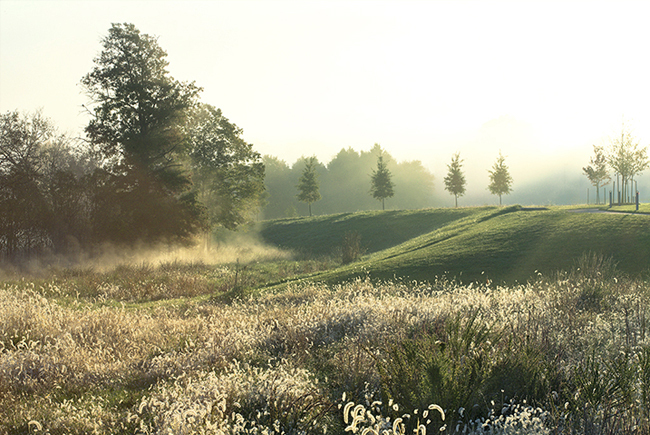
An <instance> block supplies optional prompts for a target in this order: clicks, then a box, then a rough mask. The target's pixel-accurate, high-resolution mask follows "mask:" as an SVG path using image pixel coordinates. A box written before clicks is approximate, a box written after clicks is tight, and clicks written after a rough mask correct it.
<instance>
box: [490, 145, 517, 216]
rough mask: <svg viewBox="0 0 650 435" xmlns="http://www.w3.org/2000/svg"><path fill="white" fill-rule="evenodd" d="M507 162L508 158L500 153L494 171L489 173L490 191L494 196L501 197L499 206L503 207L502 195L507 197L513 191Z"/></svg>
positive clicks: (493, 167)
mask: <svg viewBox="0 0 650 435" xmlns="http://www.w3.org/2000/svg"><path fill="white" fill-rule="evenodd" d="M505 160H506V158H505V157H504V156H503V155H501V151H499V157H497V161H496V162H495V163H494V165H493V166H492V170H491V171H488V172H489V173H490V185H489V186H488V190H489V191H490V193H491V194H492V195H499V205H501V195H507V194H509V193H510V192H511V191H512V177H511V176H510V172H509V171H508V167H507V166H506V164H505Z"/></svg>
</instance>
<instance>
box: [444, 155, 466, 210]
mask: <svg viewBox="0 0 650 435" xmlns="http://www.w3.org/2000/svg"><path fill="white" fill-rule="evenodd" d="M462 162H463V161H462V160H461V158H460V153H456V154H454V155H453V156H452V158H451V163H450V164H448V165H447V170H448V171H447V176H446V177H445V178H444V182H445V190H447V191H448V192H449V193H450V194H452V195H454V199H455V200H456V207H458V197H459V196H463V195H464V194H465V184H466V181H465V175H464V174H463V170H462V167H463V165H462Z"/></svg>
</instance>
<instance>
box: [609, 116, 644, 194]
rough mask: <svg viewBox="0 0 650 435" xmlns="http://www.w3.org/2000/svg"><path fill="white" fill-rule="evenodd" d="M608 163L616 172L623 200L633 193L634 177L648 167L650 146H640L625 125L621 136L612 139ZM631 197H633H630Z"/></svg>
mask: <svg viewBox="0 0 650 435" xmlns="http://www.w3.org/2000/svg"><path fill="white" fill-rule="evenodd" d="M607 163H608V164H609V166H610V167H611V168H612V170H613V171H614V172H615V174H616V178H617V180H619V177H620V181H618V183H619V186H618V190H619V192H620V194H621V195H622V200H623V202H625V201H626V198H630V197H631V194H632V191H631V190H632V186H631V183H632V182H633V181H634V177H635V176H637V175H641V173H642V172H643V171H644V170H645V169H647V168H648V166H649V165H650V162H649V161H648V147H640V146H639V143H638V141H637V140H636V139H635V138H634V137H633V136H632V133H631V132H630V131H629V130H628V129H626V128H625V126H623V128H622V129H621V136H620V138H618V137H616V138H614V139H613V140H612V142H611V145H610V149H609V153H608V155H607ZM630 199H631V198H630Z"/></svg>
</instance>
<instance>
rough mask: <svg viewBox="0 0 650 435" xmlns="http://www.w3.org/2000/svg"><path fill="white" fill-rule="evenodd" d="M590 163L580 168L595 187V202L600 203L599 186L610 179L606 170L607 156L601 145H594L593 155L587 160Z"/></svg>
mask: <svg viewBox="0 0 650 435" xmlns="http://www.w3.org/2000/svg"><path fill="white" fill-rule="evenodd" d="M589 163H590V165H589V166H585V167H584V168H582V172H584V174H585V175H586V176H587V178H588V179H589V182H590V183H591V184H592V185H593V186H595V187H596V204H600V186H601V185H602V184H604V183H607V182H608V181H609V180H610V176H609V171H608V170H607V158H606V157H605V152H604V151H603V147H599V146H596V145H594V155H593V157H591V159H590V160H589Z"/></svg>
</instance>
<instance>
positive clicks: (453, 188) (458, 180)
mask: <svg viewBox="0 0 650 435" xmlns="http://www.w3.org/2000/svg"><path fill="white" fill-rule="evenodd" d="M505 161H506V158H505V157H504V156H503V155H502V154H501V152H500V151H499V156H498V157H497V160H496V162H495V163H494V165H493V166H492V169H491V170H488V173H489V174H490V184H488V190H489V191H490V193H491V194H492V195H497V196H498V197H499V205H501V204H502V201H501V197H502V196H503V195H507V194H509V193H510V192H512V177H511V176H510V170H509V169H508V167H507V166H506V164H505ZM462 162H463V160H462V159H461V158H460V153H456V154H454V155H453V156H452V158H451V163H450V164H448V165H447V175H446V176H445V178H444V182H445V190H446V191H448V192H449V193H450V194H451V195H454V200H455V205H456V207H458V198H459V197H461V196H463V195H464V194H465V187H466V185H467V181H466V180H465V174H464V173H463V169H462V167H463V164H462Z"/></svg>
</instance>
